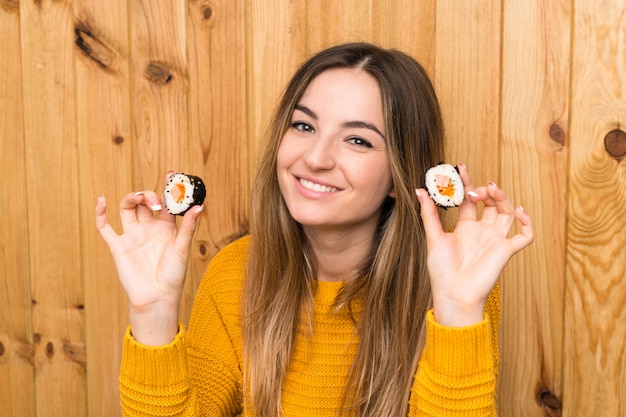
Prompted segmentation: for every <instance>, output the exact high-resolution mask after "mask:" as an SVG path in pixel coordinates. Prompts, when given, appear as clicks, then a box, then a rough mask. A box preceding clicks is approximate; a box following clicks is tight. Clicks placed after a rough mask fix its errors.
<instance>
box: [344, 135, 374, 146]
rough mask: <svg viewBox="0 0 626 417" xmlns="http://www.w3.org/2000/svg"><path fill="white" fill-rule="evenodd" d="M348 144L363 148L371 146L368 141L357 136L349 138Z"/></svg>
mask: <svg viewBox="0 0 626 417" xmlns="http://www.w3.org/2000/svg"><path fill="white" fill-rule="evenodd" d="M348 142H349V143H352V144H353V145H358V146H364V147H366V148H371V147H372V144H371V143H370V142H369V141H367V140H365V139H363V138H360V137H358V136H354V137H351V138H350V139H348Z"/></svg>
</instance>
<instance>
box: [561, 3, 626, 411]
mask: <svg viewBox="0 0 626 417" xmlns="http://www.w3.org/2000/svg"><path fill="white" fill-rule="evenodd" d="M574 10H575V30H574V50H573V54H572V56H573V61H572V65H573V71H572V74H573V78H572V94H573V95H572V108H571V113H572V121H571V131H570V132H571V155H570V169H569V184H570V186H569V195H568V223H567V252H566V254H567V271H566V292H565V297H566V298H565V300H566V306H565V350H564V359H565V362H564V386H563V389H564V391H565V392H566V393H567V397H565V396H564V400H565V403H564V415H566V416H597V415H607V416H608V415H611V416H613V415H615V416H617V415H624V413H626V404H624V392H625V389H624V388H625V386H624V381H626V364H625V363H624V346H625V345H626V326H624V323H625V322H626V309H624V305H625V304H626V281H625V280H624V277H625V276H626V256H624V247H625V246H626V218H625V217H624V214H623V213H624V210H623V208H624V204H626V166H625V165H624V161H623V160H621V159H620V158H614V157H612V156H611V155H610V154H609V153H608V150H613V151H614V152H615V151H616V149H615V148H614V147H612V146H609V147H606V145H605V138H606V135H607V134H608V133H609V132H610V131H612V130H616V129H619V131H620V132H621V131H622V130H623V126H624V125H626V118H625V115H626V90H624V87H623V80H624V78H625V77H626V72H625V69H624V62H625V60H626V45H625V44H624V42H623V40H624V36H625V34H626V25H625V24H624V19H623V16H624V14H625V13H626V4H624V2H622V1H620V2H600V1H582V0H577V1H575V7H574ZM620 138H621V139H620ZM625 140H626V139H624V134H623V132H622V133H621V136H620V135H618V140H617V141H616V143H617V145H618V146H617V148H619V144H620V143H621V148H622V149H624V150H626V143H625ZM618 150H619V149H618Z"/></svg>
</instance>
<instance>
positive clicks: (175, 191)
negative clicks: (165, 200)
mask: <svg viewBox="0 0 626 417" xmlns="http://www.w3.org/2000/svg"><path fill="white" fill-rule="evenodd" d="M174 185H176V187H172V189H171V190H170V195H171V196H172V198H173V199H174V200H175V201H176V203H179V204H180V203H182V202H183V199H184V198H185V184H183V183H178V184H174Z"/></svg>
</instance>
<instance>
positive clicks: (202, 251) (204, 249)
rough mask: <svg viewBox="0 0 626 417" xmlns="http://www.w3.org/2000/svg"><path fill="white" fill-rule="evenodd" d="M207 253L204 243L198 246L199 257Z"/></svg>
mask: <svg viewBox="0 0 626 417" xmlns="http://www.w3.org/2000/svg"><path fill="white" fill-rule="evenodd" d="M206 253H207V249H206V245H205V244H204V243H202V244H200V255H202V256H205V255H206Z"/></svg>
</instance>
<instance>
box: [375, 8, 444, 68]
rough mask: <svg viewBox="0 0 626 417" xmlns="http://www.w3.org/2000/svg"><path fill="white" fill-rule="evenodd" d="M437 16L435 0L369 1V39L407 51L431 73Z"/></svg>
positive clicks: (433, 66) (388, 46)
mask: <svg viewBox="0 0 626 417" xmlns="http://www.w3.org/2000/svg"><path fill="white" fill-rule="evenodd" d="M436 16H437V2H436V1H435V0H420V1H413V0H399V1H393V2H380V1H372V39H373V40H374V41H375V42H376V43H378V44H380V45H382V46H384V47H387V48H398V49H400V50H401V51H404V52H406V53H408V54H410V55H411V56H413V57H414V58H415V59H417V60H418V61H419V62H420V64H422V65H423V66H424V68H426V70H427V71H428V73H429V75H431V76H434V70H435V51H436V49H435V40H436V33H437V32H436V22H437V19H436Z"/></svg>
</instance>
